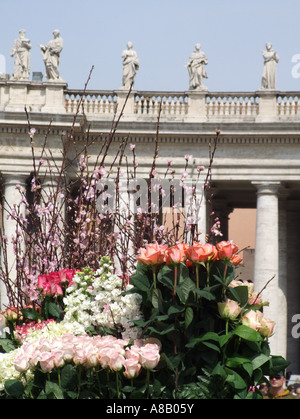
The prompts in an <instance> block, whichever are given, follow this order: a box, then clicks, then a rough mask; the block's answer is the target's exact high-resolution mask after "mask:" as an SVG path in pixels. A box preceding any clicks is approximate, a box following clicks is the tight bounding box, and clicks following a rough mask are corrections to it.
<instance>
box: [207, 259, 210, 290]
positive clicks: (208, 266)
mask: <svg viewBox="0 0 300 419" xmlns="http://www.w3.org/2000/svg"><path fill="white" fill-rule="evenodd" d="M209 268H210V265H209V263H207V267H206V269H207V276H206V286H207V287H209Z"/></svg>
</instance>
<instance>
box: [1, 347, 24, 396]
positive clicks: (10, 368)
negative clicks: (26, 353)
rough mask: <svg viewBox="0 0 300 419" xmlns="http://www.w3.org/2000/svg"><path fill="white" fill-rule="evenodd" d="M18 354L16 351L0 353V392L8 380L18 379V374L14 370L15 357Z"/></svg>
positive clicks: (17, 350)
mask: <svg viewBox="0 0 300 419" xmlns="http://www.w3.org/2000/svg"><path fill="white" fill-rule="evenodd" d="M18 353H19V349H16V350H14V351H12V352H9V353H7V354H2V353H0V391H2V390H4V384H5V382H6V381H8V380H18V379H20V378H21V377H20V373H19V372H18V371H17V370H16V369H15V364H14V361H15V357H16V356H17V354H18Z"/></svg>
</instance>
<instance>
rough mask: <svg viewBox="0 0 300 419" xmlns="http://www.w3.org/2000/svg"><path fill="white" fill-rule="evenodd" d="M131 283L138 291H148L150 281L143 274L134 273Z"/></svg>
mask: <svg viewBox="0 0 300 419" xmlns="http://www.w3.org/2000/svg"><path fill="white" fill-rule="evenodd" d="M131 283H132V284H133V285H134V286H136V287H137V288H138V289H139V290H140V291H144V292H149V291H150V283H149V280H148V278H147V276H146V275H145V274H142V273H139V272H138V273H136V274H135V275H133V276H132V277H131Z"/></svg>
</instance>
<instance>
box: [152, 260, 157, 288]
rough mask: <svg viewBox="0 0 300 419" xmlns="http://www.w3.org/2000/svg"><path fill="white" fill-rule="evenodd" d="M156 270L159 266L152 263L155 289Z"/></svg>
mask: <svg viewBox="0 0 300 419" xmlns="http://www.w3.org/2000/svg"><path fill="white" fill-rule="evenodd" d="M156 270H157V266H156V265H152V272H153V283H154V289H156Z"/></svg>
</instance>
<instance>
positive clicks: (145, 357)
mask: <svg viewBox="0 0 300 419" xmlns="http://www.w3.org/2000/svg"><path fill="white" fill-rule="evenodd" d="M140 354H141V364H142V366H143V367H144V368H146V369H147V370H153V369H154V368H155V367H157V365H158V363H159V361H160V354H159V347H158V345H156V344H152V343H148V344H147V345H145V346H143V347H142V348H141V350H140Z"/></svg>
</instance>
